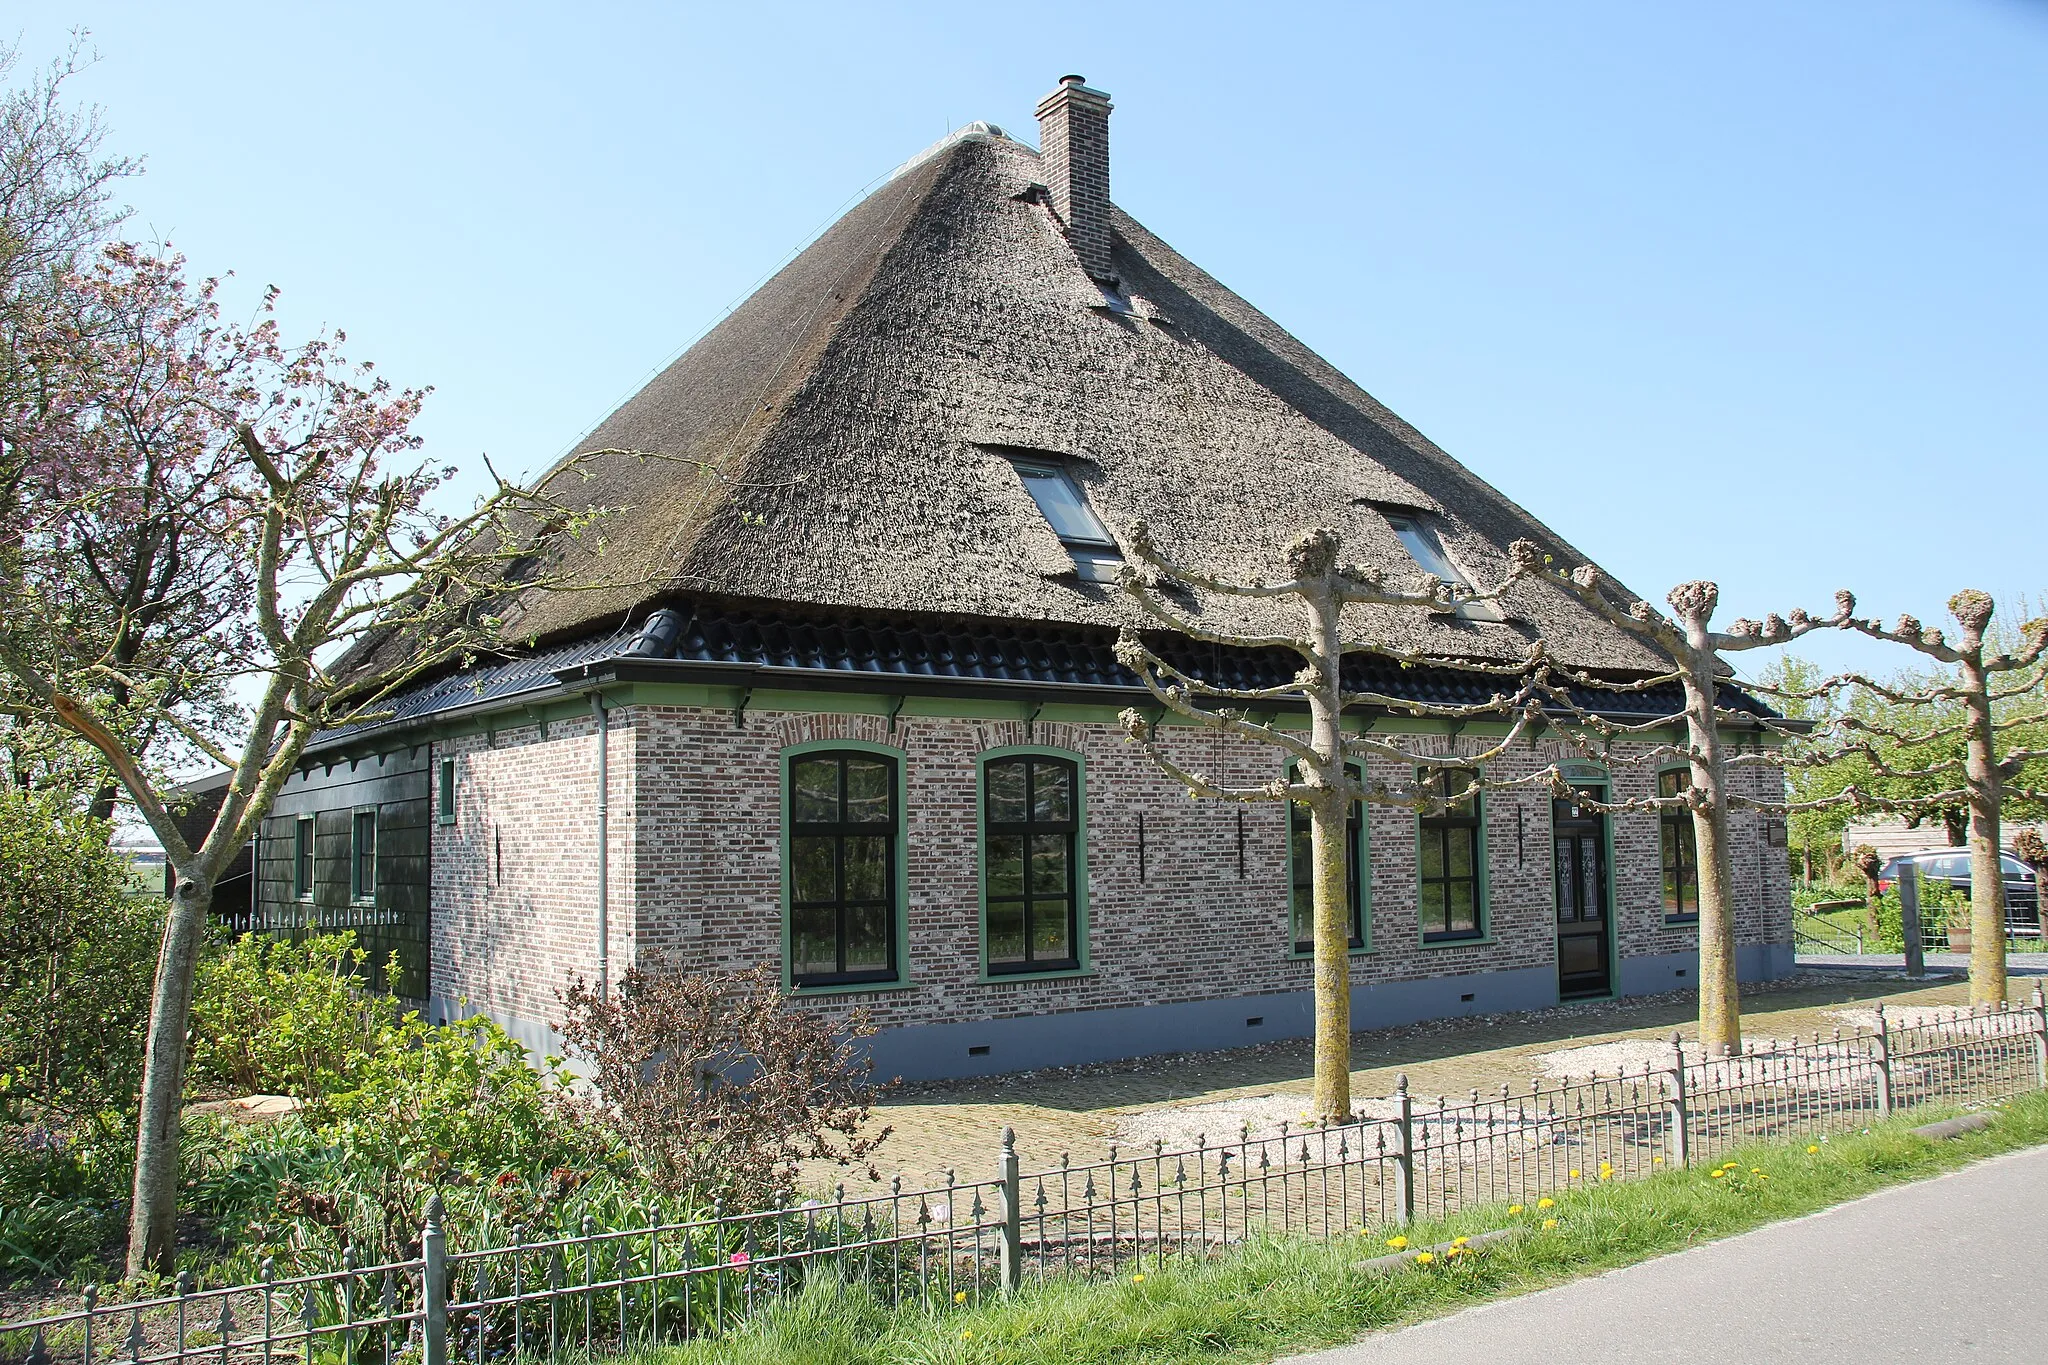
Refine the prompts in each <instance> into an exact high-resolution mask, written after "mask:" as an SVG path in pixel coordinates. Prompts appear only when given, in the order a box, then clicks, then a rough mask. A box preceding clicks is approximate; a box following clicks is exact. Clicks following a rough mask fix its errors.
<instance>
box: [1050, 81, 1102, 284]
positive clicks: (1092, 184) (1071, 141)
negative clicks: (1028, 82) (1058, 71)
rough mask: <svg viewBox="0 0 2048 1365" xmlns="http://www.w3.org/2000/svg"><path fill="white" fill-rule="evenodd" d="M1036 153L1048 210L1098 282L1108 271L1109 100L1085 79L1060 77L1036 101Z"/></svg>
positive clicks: (1075, 252)
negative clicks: (1057, 83)
mask: <svg viewBox="0 0 2048 1365" xmlns="http://www.w3.org/2000/svg"><path fill="white" fill-rule="evenodd" d="M1038 154H1039V160H1040V162H1041V164H1042V165H1043V166H1044V168H1045V183H1046V184H1047V186H1049V187H1050V188H1051V190H1052V211H1053V212H1054V213H1055V214H1057V215H1058V216H1059V220H1060V222H1061V223H1062V224H1063V225H1065V227H1066V229H1067V240H1068V241H1069V242H1072V243H1073V244H1074V254H1075V255H1077V256H1079V257H1080V258H1081V265H1082V267H1083V268H1085V269H1086V270H1087V272H1088V273H1089V274H1090V275H1092V276H1094V277H1095V278H1096V279H1098V280H1114V279H1115V278H1116V274H1115V272H1114V271H1112V270H1111V269H1110V268H1109V96H1108V95H1105V94H1104V93H1103V92H1102V91H1100V90H1091V89H1090V88H1089V87H1088V82H1087V78H1086V77H1085V76H1062V77H1060V88H1059V89H1057V90H1055V91H1053V92H1052V93H1051V94H1050V95H1047V96H1046V97H1045V98H1044V99H1042V100H1040V101H1039V102H1038Z"/></svg>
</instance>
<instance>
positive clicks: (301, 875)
mask: <svg viewBox="0 0 2048 1365" xmlns="http://www.w3.org/2000/svg"><path fill="white" fill-rule="evenodd" d="M314 853H315V844H314V831H313V817H312V816H310V815H301V816H299V817H298V818H296V819H294V820H293V821H292V899H293V900H295V901H309V900H311V899H313V885H314V882H315V880H316V879H317V878H318V876H319V864H318V862H317V861H316V859H315V856H314Z"/></svg>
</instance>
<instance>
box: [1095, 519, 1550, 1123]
mask: <svg viewBox="0 0 2048 1365" xmlns="http://www.w3.org/2000/svg"><path fill="white" fill-rule="evenodd" d="M1128 540H1129V545H1130V549H1131V552H1132V554H1133V555H1134V556H1135V557H1136V558H1137V559H1138V560H1139V561H1140V563H1142V564H1143V565H1144V566H1145V568H1146V569H1147V570H1149V571H1150V572H1149V573H1141V572H1139V571H1138V569H1137V568H1136V566H1131V565H1127V566H1125V568H1124V571H1123V574H1122V576H1121V581H1122V584H1123V586H1124V588H1125V590H1126V591H1127V592H1129V593H1130V594H1131V595H1132V596H1133V597H1134V598H1136V599H1137V601H1138V603H1139V605H1141V606H1142V607H1143V608H1144V610H1145V611H1146V612H1147V613H1148V614H1149V615H1150V616H1152V618H1153V619H1155V620H1156V621H1158V622H1159V623H1160V624H1161V625H1162V626H1164V627H1165V628H1166V629H1167V630H1169V631H1172V632H1174V633H1175V634H1176V635H1180V636H1185V637H1188V638H1190V639H1194V640H1200V641H1204V642H1206V643H1209V644H1213V645H1220V646H1224V647H1227V648H1233V649H1244V650H1264V649H1279V650H1287V651H1290V652H1292V653H1293V654H1296V655H1298V656H1299V657H1300V658H1301V661H1302V666H1301V670H1300V671H1299V672H1298V673H1297V674H1296V675H1295V676H1294V677H1293V678H1291V679H1289V680H1288V681H1287V682H1284V683H1279V684H1276V685H1273V686H1270V687H1224V686H1219V685H1217V684H1215V683H1211V682H1207V681H1204V680H1203V679H1201V678H1198V677H1195V676H1193V675H1192V674H1190V673H1188V672H1186V671H1184V670H1183V669H1181V668H1179V667H1176V666H1175V665H1174V664H1172V663H1170V662H1169V661H1168V660H1167V659H1165V658H1163V657H1162V656H1161V655H1160V654H1158V653H1156V652H1155V651H1154V650H1153V649H1152V648H1151V647H1150V646H1149V645H1147V644H1146V643H1145V641H1144V639H1143V638H1142V637H1141V636H1140V635H1139V633H1138V632H1136V631H1134V630H1130V629H1126V630H1125V631H1124V632H1123V633H1122V635H1121V636H1120V638H1119V639H1118V641H1117V658H1118V659H1119V660H1120V661H1121V662H1122V663H1123V664H1124V666H1125V667H1127V668H1129V669H1131V671H1132V672H1134V673H1136V674H1137V675H1138V677H1139V679H1140V680H1141V681H1143V683H1144V684H1145V687H1146V689H1147V690H1148V691H1149V692H1151V693H1152V695H1153V696H1154V697H1155V698H1157V699H1158V701H1159V702H1160V704H1161V705H1162V706H1163V707H1165V708H1166V709H1167V710H1170V711H1171V712H1173V713H1174V714H1175V715H1177V716H1179V717H1181V718H1182V719H1183V720H1186V721H1190V722H1192V723H1194V724H1196V725H1199V726H1203V727H1206V728H1208V729H1211V730H1216V731H1220V732H1221V733H1224V734H1228V735H1234V736H1236V737H1238V738H1240V739H1245V740H1250V741H1252V742H1254V743H1257V744H1261V745H1265V746H1268V747H1270V748H1272V749H1276V750H1278V751H1279V752H1280V754H1282V755H1284V756H1285V758H1286V759H1287V760H1288V762H1287V763H1286V764H1285V765H1284V766H1285V767H1286V768H1287V769H1288V770H1289V772H1290V775H1286V776H1280V777H1276V778H1274V779H1273V780H1272V781H1271V782H1266V783H1262V784H1259V785H1256V786H1231V785H1228V784H1225V783H1221V782H1217V781H1214V780H1212V779H1211V778H1209V777H1208V776H1206V775H1205V774H1202V773H1197V772H1193V771H1190V770H1189V769H1188V768H1187V767H1185V766H1184V765H1182V764H1180V763H1178V762H1176V761H1175V760H1173V759H1172V758H1171V757H1169V756H1168V755H1167V754H1166V752H1165V751H1164V749H1163V748H1162V747H1161V746H1160V745H1159V744H1158V742H1157V740H1156V737H1155V735H1154V729H1153V723H1152V719H1151V718H1148V717H1146V716H1145V715H1144V714H1143V713H1141V712H1139V711H1137V710H1136V709H1131V710H1126V711H1125V712H1124V713H1123V722H1124V726H1125V729H1126V730H1127V731H1128V732H1129V734H1130V736H1131V738H1132V739H1133V740H1134V741H1135V742H1136V743H1137V744H1138V745H1139V746H1140V747H1141V748H1142V749H1143V750H1144V751H1145V753H1146V754H1147V755H1148V756H1149V757H1150V758H1151V759H1152V761H1153V762H1154V763H1155V764H1157V765H1158V766H1159V768H1160V769H1161V770H1162V771H1164V772H1165V773H1166V774H1167V775H1168V776H1169V777H1171V778H1173V779H1174V780H1175V781H1177V782H1179V783H1180V784H1181V785H1183V786H1184V787H1186V788H1187V790H1188V792H1189V793H1190V794H1191V795H1193V796H1197V797H1205V798H1211V799H1217V800H1225V801H1240V802H1256V801H1291V802H1296V803H1298V804H1300V805H1301V806H1303V807H1305V808H1306V809H1307V811H1308V816H1309V830H1310V845H1311V850H1312V852H1311V865H1312V878H1311V886H1312V889H1313V905H1314V912H1313V922H1314V945H1315V953H1314V974H1315V1092H1314V1100H1313V1103H1314V1107H1315V1112H1316V1115H1317V1116H1318V1117H1319V1118H1321V1119H1322V1120H1324V1121H1326V1122H1335V1121H1340V1120H1343V1119H1346V1118H1348V1117H1350V1115H1351V956H1350V935H1351V930H1350V913H1349V897H1348V894H1347V854H1346V849H1345V843H1344V841H1345V829H1346V826H1347V823H1348V819H1349V814H1350V810H1351V807H1352V805H1353V803H1354V802H1367V803H1371V804H1379V805H1399V806H1407V807H1411V808H1413V809H1415V810H1417V811H1420V812H1424V813H1430V812H1434V811H1440V810H1442V809H1444V808H1445V807H1446V806H1458V805H1460V804H1465V803H1469V802H1470V801H1471V800H1472V799H1473V797H1474V796H1475V795H1476V794H1477V793H1478V792H1479V791H1480V790H1482V789H1490V788H1499V787H1505V786H1510V785H1522V784H1536V785H1546V786H1547V785H1549V784H1551V782H1552V781H1553V780H1554V777H1555V774H1554V771H1552V770H1544V771H1542V772H1538V773H1535V774H1532V775H1529V776H1526V777H1523V778H1519V779H1516V780H1515V781H1514V782H1512V783H1511V782H1495V781H1491V780H1489V779H1487V778H1486V777H1485V776H1484V768H1485V764H1486V763H1487V762H1488V761H1490V760H1492V759H1494V758H1497V757H1499V756H1500V755H1501V754H1503V753H1505V752H1506V751H1507V750H1508V749H1509V747H1510V746H1511V745H1513V744H1514V743H1515V742H1516V741H1517V740H1519V739H1521V738H1523V737H1524V736H1525V735H1526V734H1527V733H1528V732H1529V730H1530V727H1531V726H1532V725H1533V724H1534V723H1535V722H1536V721H1537V720H1538V719H1539V718H1540V717H1541V715H1542V707H1541V699H1542V697H1543V696H1544V695H1545V687H1544V677H1545V671H1546V663H1545V660H1544V652H1543V647H1542V644H1541V643H1540V642H1538V643H1537V644H1536V645H1535V646H1533V647H1532V649H1531V651H1530V654H1529V656H1528V658H1527V659H1526V660H1525V661H1523V662H1520V663H1516V664H1513V665H1506V666H1503V665H1485V664H1477V663H1470V662H1463V661H1460V662H1457V663H1451V662H1450V661H1447V660H1442V659H1436V658H1427V657H1424V656H1421V655H1417V654H1412V653H1404V652H1402V651H1399V650H1396V649H1393V648H1391V647H1388V646H1386V645H1383V644H1377V643H1374V642H1373V641H1371V640H1369V639H1362V638H1358V637H1357V636H1356V635H1348V634H1347V631H1346V625H1345V611H1346V609H1347V608H1350V607H1361V606H1372V607H1392V608H1398V609H1406V610H1410V611H1415V612H1426V613H1434V614H1448V613H1451V612H1454V611H1456V610H1457V609H1458V607H1459V606H1460V605H1462V604H1466V603H1472V602H1480V601H1490V600H1492V598H1493V597H1494V596H1495V594H1493V593H1475V592H1473V591H1471V590H1470V589H1467V588H1464V587H1462V586H1460V585H1456V584H1450V583H1444V582H1442V581H1441V580H1439V579H1437V578H1434V577H1432V576H1424V578H1423V579H1422V581H1421V582H1420V583H1419V584H1418V585H1417V587H1415V588H1414V589H1412V590H1410V589H1401V588H1396V587H1392V586H1389V585H1388V584H1387V582H1386V581H1385V579H1384V577H1383V576H1382V575H1381V574H1380V573H1379V572H1378V571H1377V570H1373V569H1367V568H1362V567H1359V566H1357V565H1353V564H1346V563H1344V562H1342V560H1341V558H1340V552H1341V550H1342V542H1341V540H1340V538H1339V537H1338V535H1337V533H1336V532H1335V531H1332V530H1328V529H1322V528H1317V529H1313V530H1308V531H1304V532H1302V533H1301V534H1300V535H1298V536H1296V537H1295V539H1294V540H1293V541H1292V542H1291V543H1290V544H1289V545H1288V547H1287V551H1286V570H1287V573H1286V577H1285V578H1283V579H1280V580H1278V581H1275V582H1265V581H1258V580H1253V581H1243V582H1240V581H1235V580H1230V579H1224V578H1218V577H1215V576H1213V575H1209V574H1204V573H1199V572H1197V571H1195V570H1193V569H1189V568H1187V567H1185V566H1183V565H1181V564H1178V563H1176V562H1174V561H1173V560H1171V559H1169V558H1168V557H1167V556H1166V555H1165V554H1163V553H1162V552H1161V551H1160V549H1159V548H1158V547H1157V546H1156V545H1155V544H1153V542H1152V538H1151V535H1150V533H1149V531H1148V529H1147V527H1146V526H1145V524H1144V523H1143V522H1139V523H1137V524H1136V525H1134V526H1132V527H1130V528H1129V532H1128ZM1186 589H1194V590H1199V591H1201V592H1205V593H1209V594H1213V595H1217V596H1221V597H1232V598H1239V599H1247V600H1261V601H1265V602H1269V603H1272V604H1274V605H1276V606H1280V607H1282V609H1283V610H1285V609H1287V608H1291V609H1292V610H1293V611H1294V613H1296V615H1297V619H1298V622H1299V626H1298V630H1297V632H1296V633H1294V634H1253V633H1240V632H1231V631H1221V630H1212V629H1210V628H1209V627H1207V626H1204V625H1202V624H1201V623H1200V622H1198V621H1196V620H1194V619H1192V618H1191V617H1190V616H1188V615H1187V614H1186V613H1184V612H1182V611H1180V610H1178V609H1177V608H1175V607H1174V606H1173V605H1172V604H1171V602H1170V601H1169V600H1168V599H1167V596H1166V591H1168V590H1186ZM1363 654H1373V655H1378V656H1380V657H1382V658H1386V659H1391V660H1394V661H1396V662H1397V663H1400V664H1402V665H1414V664H1418V663H1422V664H1437V665H1443V666H1450V667H1456V668H1459V669H1462V670H1464V671H1466V672H1473V673H1480V674H1485V675H1490V676H1493V677H1496V678H1501V679H1504V680H1511V685H1510V686H1508V687H1507V688H1505V689H1504V690H1501V691H1499V692H1497V693H1496V694H1495V695H1494V696H1493V697H1491V698H1490V699H1488V700H1486V701H1483V702H1475V703H1472V704H1470V705H1464V706H1445V705H1434V704H1426V703H1423V702H1419V701H1415V700H1412V699H1410V698H1408V697H1398V696H1393V695H1389V694H1384V693H1379V692H1370V691H1357V690H1350V689H1347V688H1346V687H1345V686H1344V681H1343V661H1344V660H1345V658H1346V657H1349V656H1354V655H1363ZM1291 707H1301V708H1305V709H1306V711H1307V715H1308V728H1307V730H1306V731H1305V732H1292V731H1289V730H1286V729H1283V728H1281V727H1280V726H1279V725H1277V724H1275V723H1273V721H1272V720H1266V721H1260V720H1254V719H1253V718H1252V715H1251V712H1252V711H1254V710H1257V711H1271V712H1277V711H1279V710H1280V709H1283V708H1291ZM1366 707H1379V708H1384V709H1385V710H1387V711H1390V712H1397V713H1400V714H1402V715H1406V716H1411V717H1420V718H1427V719H1435V720H1445V721H1450V722H1453V723H1463V722H1467V721H1472V720H1476V719H1483V718H1493V719H1496V720H1505V721H1507V722H1508V724H1507V726H1506V730H1505V733H1504V734H1503V735H1501V736H1500V737H1499V738H1498V739H1497V740H1496V741H1495V742H1494V743H1492V744H1491V745H1490V746H1489V747H1487V748H1486V749H1484V750H1483V751H1482V752H1478V753H1473V754H1466V755H1462V756H1461V755H1455V754H1437V753H1430V752H1418V751H1411V750H1410V749H1408V748H1405V747H1403V746H1402V745H1401V744H1400V743H1399V742H1397V741H1396V740H1395V739H1394V738H1393V737H1391V736H1387V735H1377V734H1372V733H1358V732H1352V733H1347V732H1346V729H1345V725H1344V714H1345V712H1346V711H1347V710H1349V709H1352V708H1360V709H1363V708H1366ZM1368 758H1387V759H1394V760H1397V761H1398V762H1400V763H1402V764H1403V765H1405V771H1407V772H1409V773H1415V772H1417V771H1418V770H1420V771H1423V772H1427V773H1429V774H1430V775H1431V780H1428V781H1412V782H1400V783H1387V782H1385V781H1380V780H1372V779H1368V780H1365V781H1360V780H1359V779H1358V778H1357V777H1355V776H1354V775H1353V773H1352V766H1353V765H1354V764H1356V765H1361V766H1362V765H1363V763H1364V760H1366V759H1368Z"/></svg>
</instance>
